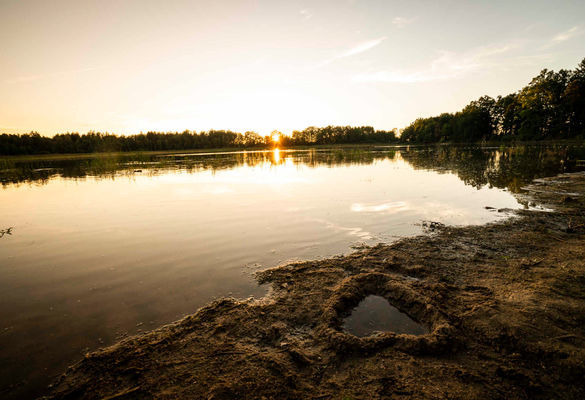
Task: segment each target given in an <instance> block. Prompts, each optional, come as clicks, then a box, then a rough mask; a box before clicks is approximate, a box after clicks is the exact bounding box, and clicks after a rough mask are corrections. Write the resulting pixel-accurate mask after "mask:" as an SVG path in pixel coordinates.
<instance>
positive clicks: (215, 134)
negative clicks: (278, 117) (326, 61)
mask: <svg viewBox="0 0 585 400" xmlns="http://www.w3.org/2000/svg"><path fill="white" fill-rule="evenodd" d="M274 134H278V135H279V137H280V138H281V139H280V141H281V143H282V145H283V146H295V145H313V144H333V143H390V142H394V141H396V136H395V134H394V131H376V130H374V128H372V127H370V126H363V127H349V126H343V127H339V126H327V127H324V128H314V127H309V128H307V129H304V130H303V131H294V132H293V134H292V136H290V137H289V136H283V135H280V134H279V133H278V132H274ZM273 145H274V140H273V138H272V136H264V137H263V136H260V135H259V134H258V133H256V132H246V133H244V134H242V133H237V132H231V131H215V130H214V131H208V132H200V133H197V132H192V131H184V132H182V133H178V132H175V133H161V132H148V133H146V134H139V135H132V136H119V135H113V134H108V133H106V134H102V133H95V132H89V133H87V134H85V135H80V134H78V133H66V134H58V135H55V136H54V137H46V136H41V135H39V134H38V133H35V132H31V133H27V134H24V135H9V134H2V135H0V154H2V155H24V154H56V153H95V152H112V151H157V150H193V149H217V148H226V147H229V148H254V147H268V146H273Z"/></svg>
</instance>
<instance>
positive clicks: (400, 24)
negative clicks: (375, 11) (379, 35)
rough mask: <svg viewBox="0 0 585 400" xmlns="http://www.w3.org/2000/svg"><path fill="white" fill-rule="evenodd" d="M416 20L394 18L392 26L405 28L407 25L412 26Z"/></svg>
mask: <svg viewBox="0 0 585 400" xmlns="http://www.w3.org/2000/svg"><path fill="white" fill-rule="evenodd" d="M415 19H416V18H405V17H394V19H392V24H394V25H396V26H397V27H398V28H404V27H405V26H406V25H410V24H412V23H413V22H414V21H415Z"/></svg>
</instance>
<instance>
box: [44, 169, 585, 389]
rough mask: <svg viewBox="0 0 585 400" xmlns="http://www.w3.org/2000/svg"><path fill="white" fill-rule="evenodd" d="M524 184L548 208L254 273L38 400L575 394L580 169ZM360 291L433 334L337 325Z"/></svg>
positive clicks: (433, 229)
mask: <svg viewBox="0 0 585 400" xmlns="http://www.w3.org/2000/svg"><path fill="white" fill-rule="evenodd" d="M525 196H528V197H529V198H530V201H531V202H535V203H536V204H538V205H541V206H543V207H545V208H547V209H551V210H552V211H550V210H545V211H538V210H522V211H518V212H516V213H515V215H514V216H513V217H512V218H510V219H507V220H505V221H504V222H499V223H494V224H489V225H484V226H473V227H445V226H441V225H438V224H430V225H429V226H428V228H429V233H428V234H427V235H422V236H417V237H414V238H408V239H403V240H401V241H399V242H396V243H393V244H390V245H378V246H375V247H372V248H366V249H363V250H360V251H357V252H354V253H352V254H350V255H348V256H342V257H336V258H332V259H327V260H319V261H307V262H299V263H294V264H290V265H285V266H280V267H277V268H273V269H269V270H266V271H262V272H260V273H258V280H259V282H262V283H269V284H270V285H271V290H270V293H269V294H268V295H267V296H266V297H264V298H262V299H247V300H235V299H222V300H219V301H216V302H214V303H212V304H210V305H208V306H207V307H204V308H202V309H200V310H199V311H198V312H197V313H195V314H193V315H191V316H188V317H186V318H184V319H182V320H181V321H178V322H176V323H174V324H171V325H167V326H164V327H161V328H159V329H157V330H155V331H152V332H149V333H146V334H144V335H140V336H135V337H132V338H129V339H126V340H124V341H122V342H120V343H118V344H116V345H114V346H111V347H108V348H105V349H102V350H99V351H96V352H93V353H89V354H87V355H86V356H85V358H84V359H83V360H82V361H80V362H79V363H78V364H76V365H74V366H72V367H70V368H69V369H68V371H67V372H66V373H65V374H64V375H63V376H61V377H60V378H59V380H58V381H57V382H56V383H55V384H54V385H53V386H52V387H51V389H50V394H49V395H48V397H46V398H49V399H75V398H88V399H94V398H96V399H97V398H99V399H139V398H140V399H141V398H168V399H174V398H193V399H305V398H306V399H377V398H397V399H400V398H405V399H406V398H424V399H501V398H506V399H527V398H530V399H533V398H537V399H538V398H543V399H544V398H546V399H549V398H555V399H582V398H585V174H584V173H576V174H567V175H561V176H557V177H554V178H547V179H541V180H538V181H535V182H534V183H533V184H532V185H531V186H530V187H528V188H527V193H526V194H525ZM493 212H498V210H494V211H493ZM370 294H376V295H380V296H383V297H385V298H386V299H388V300H389V302H390V303H391V304H392V305H394V306H396V307H397V308H399V309H400V310H402V311H404V312H406V313H408V314H409V315H410V316H411V317H413V318H414V319H416V320H417V321H419V322H421V323H422V324H424V325H426V327H427V328H428V329H429V332H430V333H428V334H426V335H422V336H411V335H405V334H401V335H397V334H394V333H391V332H386V333H378V334H375V335H373V336H369V337H366V338H357V337H355V336H352V335H350V334H348V333H345V332H343V331H342V329H341V324H342V319H343V317H344V316H345V315H346V314H347V312H348V311H349V310H351V309H352V308H353V307H354V306H356V305H357V304H358V302H359V301H360V300H361V299H363V298H364V297H365V296H367V295H370Z"/></svg>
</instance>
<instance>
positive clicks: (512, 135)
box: [0, 59, 585, 155]
mask: <svg viewBox="0 0 585 400" xmlns="http://www.w3.org/2000/svg"><path fill="white" fill-rule="evenodd" d="M274 134H276V135H278V137H279V138H280V144H281V145H282V146H284V147H294V146H304V145H305V146H306V145H322V144H360V143H444V142H451V143H473V142H480V141H515V140H519V141H527V140H554V139H583V138H585V59H584V60H583V61H581V63H580V64H579V65H578V66H577V68H576V69H575V70H564V69H561V70H559V71H558V72H555V71H550V70H547V69H544V70H542V71H541V72H540V74H539V75H538V76H536V77H535V78H533V79H532V81H531V82H530V83H529V84H528V85H527V86H525V87H524V88H522V89H521V90H520V91H518V92H516V93H512V94H508V95H506V96H498V97H497V98H495V99H494V98H492V97H490V96H482V97H480V98H479V99H478V100H474V101H472V102H471V103H469V104H468V105H467V106H466V107H465V108H463V109H462V110H461V111H459V112H456V113H443V114H441V115H439V116H435V117H430V118H419V119H417V120H416V121H414V122H413V123H411V124H410V125H408V126H407V127H406V128H404V129H402V131H401V132H400V133H398V134H397V132H396V130H391V131H383V130H376V129H374V128H373V127H371V126H361V127H351V126H326V127H321V128H318V127H308V128H306V129H304V130H302V131H293V132H292V135H290V136H286V135H281V134H280V132H277V131H275V132H273V135H274ZM273 135H269V136H261V135H260V134H258V133H256V132H250V131H249V132H245V133H243V134H242V133H238V132H232V131H225V130H211V131H206V132H199V133H197V132H194V131H189V130H186V131H184V132H148V133H146V134H144V133H140V134H138V135H130V136H124V135H115V134H110V133H99V132H89V133H87V134H84V135H80V134H78V133H64V134H57V135H55V136H53V137H46V136H41V135H40V134H38V133H36V132H31V133H27V134H21V135H18V134H2V135H0V155H26V154H56V153H94V152H114V151H121V152H126V151H165V150H194V149H217V148H266V147H269V146H274V145H275V142H274V140H273Z"/></svg>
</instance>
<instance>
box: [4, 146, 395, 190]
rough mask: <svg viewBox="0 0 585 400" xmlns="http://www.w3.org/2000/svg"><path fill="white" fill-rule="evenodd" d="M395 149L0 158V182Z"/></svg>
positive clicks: (299, 160) (371, 154)
mask: <svg viewBox="0 0 585 400" xmlns="http://www.w3.org/2000/svg"><path fill="white" fill-rule="evenodd" d="M395 154H396V153H395V151H394V150H385V151H370V150H363V149H340V150H315V149H311V150H307V151H286V150H279V151H258V152H239V153H207V154H171V155H148V154H140V155H132V156H128V155H121V156H108V157H95V158H87V159H69V160H67V159H63V160H21V161H19V160H1V161H0V181H1V182H2V185H3V186H6V185H10V184H20V183H28V184H40V185H43V184H46V183H48V181H49V180H50V179H52V178H55V177H63V178H67V179H85V178H86V177H97V178H100V179H116V178H119V177H131V176H134V175H135V174H136V173H140V174H142V175H146V176H157V175H161V174H165V173H169V172H173V171H185V172H190V173H191V172H200V171H212V172H215V171H219V170H225V169H231V168H237V167H244V166H247V167H257V166H278V165H283V164H285V163H291V164H293V165H299V166H308V167H311V168H314V167H319V166H340V165H358V164H371V163H373V162H374V161H375V160H381V159H388V158H389V159H393V158H394V157H395Z"/></svg>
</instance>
